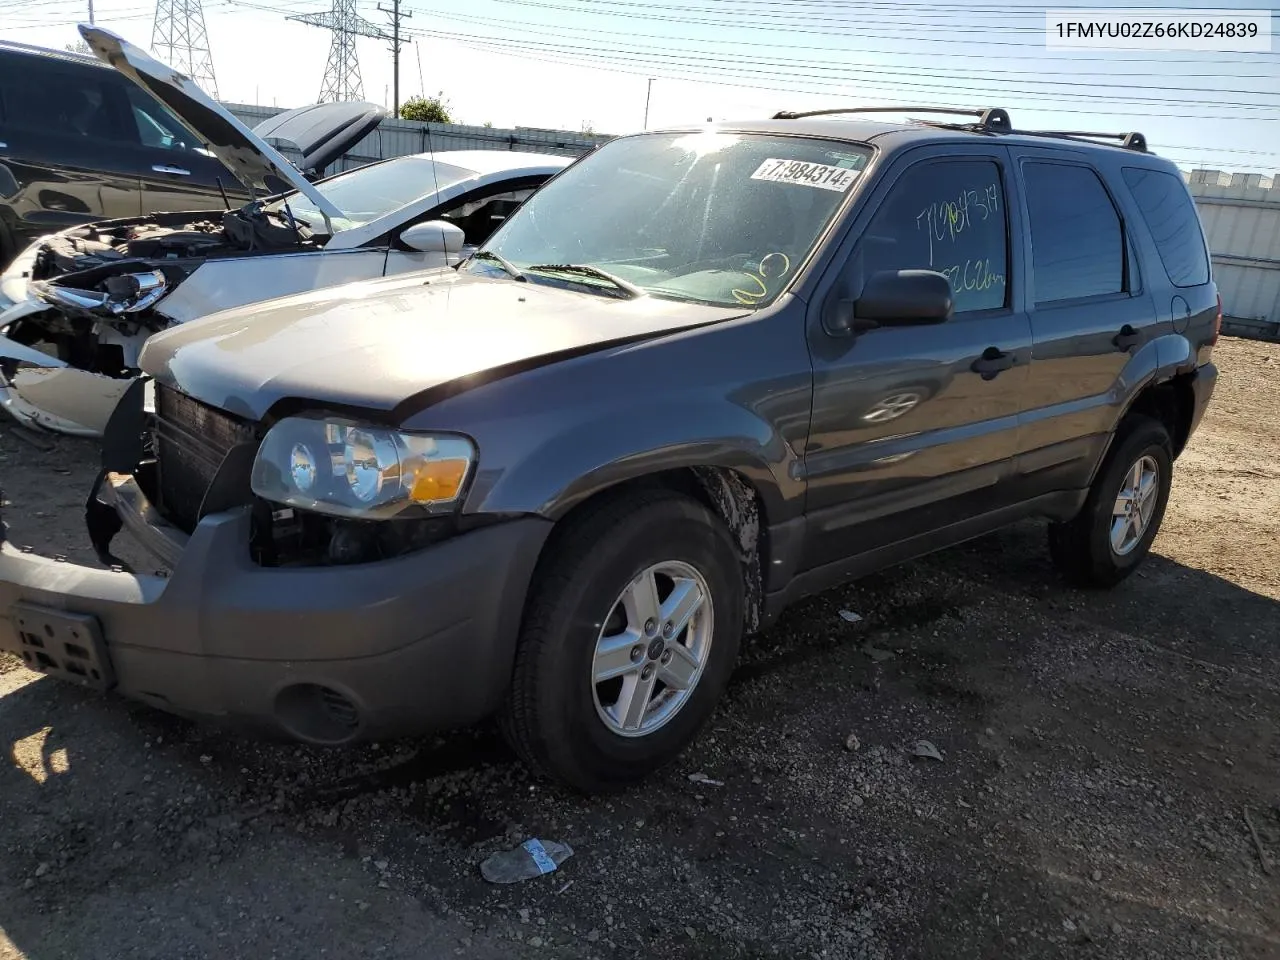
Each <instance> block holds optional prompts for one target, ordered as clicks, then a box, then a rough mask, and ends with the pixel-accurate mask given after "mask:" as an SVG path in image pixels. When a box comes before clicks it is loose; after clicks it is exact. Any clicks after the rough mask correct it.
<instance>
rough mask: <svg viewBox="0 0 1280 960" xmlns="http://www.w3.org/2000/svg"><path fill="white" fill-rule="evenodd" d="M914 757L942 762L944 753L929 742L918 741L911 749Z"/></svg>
mask: <svg viewBox="0 0 1280 960" xmlns="http://www.w3.org/2000/svg"><path fill="white" fill-rule="evenodd" d="M911 754H912V756H916V757H927V758H928V759H930V760H941V759H942V751H941V750H939V749H938V748H937V747H935V746H934V745H933V744H932V743H930V742H929V741H928V740H917V741H916V742H915V743H914V744H913V745H912V747H911Z"/></svg>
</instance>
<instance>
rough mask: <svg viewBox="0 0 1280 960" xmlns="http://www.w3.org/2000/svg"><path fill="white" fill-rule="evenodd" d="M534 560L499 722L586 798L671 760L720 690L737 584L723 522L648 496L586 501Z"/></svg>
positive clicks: (737, 629)
mask: <svg viewBox="0 0 1280 960" xmlns="http://www.w3.org/2000/svg"><path fill="white" fill-rule="evenodd" d="M549 550H550V553H549V554H548V556H547V557H546V558H545V559H544V560H543V561H542V563H540V564H539V572H538V575H537V577H536V579H535V583H534V586H533V589H532V595H531V597H530V601H529V605H528V607H527V609H526V613H525V620H524V624H523V627H522V630H521V636H520V640H519V645H518V647H517V650H516V662H515V670H514V674H513V677H512V682H511V688H510V690H509V692H508V695H507V699H506V702H505V703H504V705H503V708H502V711H501V714H500V721H501V726H502V728H503V731H504V734H505V735H506V737H507V740H508V742H510V744H511V745H512V747H513V748H514V749H515V750H516V752H517V753H518V754H519V755H520V757H521V759H523V760H524V761H525V763H526V764H527V765H528V766H529V767H530V768H531V769H533V770H534V771H535V772H539V773H542V774H545V775H548V776H551V777H553V778H555V779H558V780H560V781H562V782H564V783H566V784H568V785H569V786H571V787H574V788H576V789H578V790H582V791H585V792H587V793H601V792H608V791H612V790H617V789H620V788H622V787H625V786H626V785H628V784H630V783H633V782H635V781H637V780H640V779H642V778H644V777H646V776H648V775H650V774H652V773H653V772H654V771H656V770H658V769H660V768H661V767H663V766H665V765H666V764H668V763H670V762H671V761H672V760H674V759H675V758H676V757H678V756H679V755H680V753H681V752H682V751H683V750H684V749H685V747H687V746H688V745H689V743H690V742H692V741H693V739H694V738H695V737H696V736H697V734H698V733H699V731H700V730H701V729H702V727H703V726H704V724H705V723H706V722H707V720H708V719H709V718H710V716H711V714H712V712H713V711H714V709H715V706H716V703H717V701H718V700H719V699H720V696H721V694H722V693H723V692H724V688H725V685H726V684H727V682H728V679H729V674H730V673H731V672H732V670H733V667H734V664H735V662H736V661H737V657H738V648H739V645H740V643H741V638H742V630H743V622H744V617H743V602H744V601H743V583H742V575H741V573H740V566H739V563H738V558H737V553H736V551H735V550H734V547H733V542H732V541H731V539H730V538H729V534H728V531H727V530H726V529H725V527H724V524H723V523H721V522H720V520H719V519H718V518H717V517H716V516H715V515H714V514H712V513H711V511H709V510H708V509H707V508H706V507H704V506H703V505H702V504H700V503H698V502H697V501H696V500H693V499H691V498H689V497H686V496H683V495H681V494H677V493H673V492H668V491H663V490H654V491H646V492H644V493H638V494H635V495H630V496H626V497H622V498H618V499H613V500H609V501H605V502H602V503H600V504H598V505H594V506H588V507H587V508H586V509H585V511H584V512H583V513H582V514H581V515H580V516H576V517H573V518H570V519H569V521H568V526H567V527H566V528H565V529H564V530H563V531H561V532H560V533H559V535H558V536H557V537H556V541H555V542H554V543H553V544H552V545H551V547H550V548H549Z"/></svg>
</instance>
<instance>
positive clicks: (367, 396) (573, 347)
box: [140, 270, 747, 420]
mask: <svg viewBox="0 0 1280 960" xmlns="http://www.w3.org/2000/svg"><path fill="white" fill-rule="evenodd" d="M425 276H426V277H427V279H425V280H424V275H423V274H416V275H414V274H408V275H402V276H399V277H391V278H385V279H379V280H370V281H363V282H360V283H352V284H347V285H345V286H341V287H332V288H329V289H328V290H322V291H312V292H310V293H305V294H300V295H298V296H294V297H286V298H282V299H279V300H273V301H270V303H268V304H255V305H252V306H247V307H237V308H235V309H233V310H225V311H223V312H221V313H216V314H212V315H210V316H208V317H205V318H203V319H200V320H195V321H193V322H191V323H185V324H183V325H181V326H179V327H173V328H171V329H169V330H166V331H164V332H163V333H160V334H157V335H156V336H154V337H152V338H151V339H150V340H149V341H147V346H146V348H145V349H144V350H143V353H142V357H141V360H140V364H141V366H142V369H143V370H144V371H145V372H146V373H148V374H150V375H151V376H152V377H154V378H155V379H156V380H157V382H159V383H162V384H165V385H167V386H171V387H174V388H176V389H178V390H181V391H182V392H184V393H186V394H189V395H190V396H193V397H195V398H196V399H198V400H202V401H204V402H205V403H208V404H211V405H213V406H215V407H219V408H221V409H223V410H226V411H227V412H229V413H233V414H235V415H237V416H240V417H245V418H248V419H251V420H260V419H261V418H262V417H263V415H264V414H265V413H266V412H267V411H268V410H269V409H270V408H271V407H272V406H273V405H274V404H275V403H277V402H278V401H280V400H284V399H288V398H293V399H303V400H314V401H317V402H318V403H319V404H332V405H341V406H351V407H360V408H364V409H368V410H378V411H390V410H393V409H394V408H395V407H396V406H397V405H398V404H399V403H401V402H402V401H404V400H406V399H408V398H409V397H412V396H413V395H414V394H416V393H420V392H421V391H423V390H427V389H430V388H432V387H437V386H440V385H441V384H444V383H448V382H450V381H456V380H459V379H460V378H464V377H469V376H472V375H475V374H479V373H483V372H485V371H488V370H492V369H493V368H497V367H502V366H504V365H507V364H516V363H521V362H523V361H530V360H536V359H537V358H540V357H552V356H553V355H556V354H563V353H564V352H566V351H579V350H582V349H583V348H590V347H594V346H605V345H608V344H609V343H612V342H617V341H625V340H628V339H636V338H642V337H646V336H656V335H659V334H662V333H669V332H673V331H676V330H679V329H682V328H688V327H694V326H699V325H702V324H706V323H714V322H717V321H722V320H728V319H731V318H733V317H740V316H743V315H745V313H746V312H747V311H744V310H743V309H742V308H741V307H732V308H729V307H713V306H706V305H703V304H695V303H677V302H673V301H670V300H660V299H658V298H656V297H638V298H636V299H634V300H620V299H618V300H615V299H611V298H606V297H602V296H600V295H598V294H592V293H577V292H574V291H569V290H563V289H559V288H555V287H550V286H544V285H541V284H536V283H518V282H516V281H512V280H504V279H493V278H488V277H478V276H470V275H467V274H458V273H456V272H454V271H453V270H442V271H439V272H436V273H430V274H427V275H425Z"/></svg>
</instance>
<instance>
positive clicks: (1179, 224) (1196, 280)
mask: <svg viewBox="0 0 1280 960" xmlns="http://www.w3.org/2000/svg"><path fill="white" fill-rule="evenodd" d="M1124 181H1125V183H1126V184H1127V185H1128V187H1129V192H1130V193H1131V194H1133V199H1134V200H1135V201H1136V202H1137V204H1138V210H1139V211H1140V212H1141V213H1142V219H1143V222H1144V223H1146V225H1147V230H1149V231H1150V232H1151V239H1152V240H1154V241H1155V245H1156V250H1157V252H1159V254H1160V262H1161V263H1163V264H1164V270H1165V273H1167V274H1168V275H1169V280H1170V282H1171V283H1172V284H1173V285H1174V286H1175V287H1195V286H1199V285H1200V284H1203V283H1208V282H1209V254H1208V251H1207V250H1205V245H1204V232H1203V231H1202V230H1201V229H1200V218H1199V217H1198V216H1197V215H1196V208H1195V203H1194V202H1193V201H1192V199H1191V194H1190V193H1189V192H1188V190H1187V187H1186V184H1184V183H1183V182H1182V178H1181V177H1176V176H1174V175H1173V174H1171V173H1165V172H1164V171H1162V170H1148V169H1145V168H1142V167H1125V168H1124Z"/></svg>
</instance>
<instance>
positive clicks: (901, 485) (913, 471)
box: [805, 146, 1031, 568]
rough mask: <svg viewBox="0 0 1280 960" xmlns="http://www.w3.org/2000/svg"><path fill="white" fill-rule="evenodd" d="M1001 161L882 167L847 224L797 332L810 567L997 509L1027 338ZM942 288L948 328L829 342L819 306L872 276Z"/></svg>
mask: <svg viewBox="0 0 1280 960" xmlns="http://www.w3.org/2000/svg"><path fill="white" fill-rule="evenodd" d="M1009 182H1010V170H1009V158H1008V154H1007V153H1006V152H1005V150H1004V149H1003V148H999V147H984V148H974V149H966V148H957V147H955V146H951V147H948V148H947V149H946V153H945V155H940V152H939V151H936V150H929V151H923V152H920V151H918V152H915V153H913V154H912V155H911V156H910V157H908V158H904V159H903V160H901V161H899V162H898V164H897V166H896V168H891V169H890V171H888V173H887V174H886V176H885V177H884V178H883V179H882V181H881V183H880V184H878V185H877V187H876V188H875V189H874V191H873V194H872V196H871V197H870V198H869V202H868V203H867V204H866V205H865V207H864V212H863V213H862V214H860V216H859V219H860V220H861V221H862V223H863V224H865V225H860V224H858V223H855V226H854V230H853V232H852V239H851V240H849V241H848V242H847V245H848V247H849V253H848V255H847V256H845V257H844V258H843V259H842V260H841V259H838V260H837V262H836V263H835V264H834V265H833V269H834V270H838V271H839V273H838V276H837V279H836V281H835V282H834V283H833V284H832V286H831V288H830V289H829V290H828V291H826V293H825V294H824V292H823V290H822V288H821V287H819V289H818V296H817V297H815V302H814V313H815V317H814V318H812V319H811V322H810V327H809V341H810V349H811V353H812V356H813V362H814V393H813V414H812V421H811V427H810V436H809V443H808V447H807V450H806V451H805V466H806V474H807V477H808V498H807V513H808V515H809V523H808V537H807V541H808V544H809V549H808V550H807V551H806V553H807V560H806V564H805V565H806V567H810V568H812V567H817V566H821V565H824V564H827V563H832V562H836V561H839V560H842V559H844V558H847V557H850V556H855V555H858V554H862V553H866V552H868V551H871V550H875V549H877V548H879V547H883V546H886V545H889V544H892V543H898V542H901V541H904V540H908V539H910V538H911V537H913V536H916V535H919V534H922V533H925V532H929V531H935V530H938V529H940V528H943V527H946V526H947V525H949V524H951V523H954V522H959V521H963V520H965V519H968V518H970V517H973V516H976V515H978V514H981V513H984V512H987V511H989V510H992V509H995V508H997V507H999V506H1001V505H1003V499H1002V498H1003V496H1004V494H1005V492H1006V488H1005V481H1007V479H1008V477H1009V475H1010V471H1011V463H1012V458H1013V456H1014V454H1015V452H1016V449H1017V439H1016V438H1017V426H1018V413H1019V410H1020V408H1021V404H1022V400H1023V393H1024V390H1025V388H1026V384H1027V376H1028V362H1029V360H1030V355H1031V330H1030V324H1029V322H1028V320H1027V317H1026V315H1025V313H1024V312H1023V311H1021V310H1020V309H1018V305H1017V302H1016V301H1015V300H1014V299H1013V298H1012V296H1011V294H1012V292H1013V290H1014V287H1015V285H1014V284H1013V283H1011V282H1010V278H1011V277H1012V276H1013V275H1014V274H1013V266H1014V262H1015V259H1016V258H1015V257H1014V256H1013V252H1012V251H1011V250H1010V249H1009V243H1008V239H1007V238H1008V235H1009V231H1010V229H1011V228H1013V229H1016V228H1017V224H1018V214H1017V211H1016V209H1015V210H1010V207H1009V204H1008V203H1007V201H1006V198H1007V196H1008V193H1009V191H1008V184H1009ZM911 268H922V269H929V270H935V271H938V272H940V273H943V274H944V275H946V276H947V277H948V279H950V281H951V285H952V292H953V296H954V302H955V314H954V316H953V317H952V319H950V320H948V321H946V322H943V323H938V324H930V325H924V326H881V327H879V328H877V329H872V330H868V331H865V332H861V333H857V334H854V335H853V336H849V337H843V338H841V337H833V336H831V335H830V334H829V333H828V332H827V331H826V329H825V328H824V327H823V326H822V324H821V321H820V319H818V316H819V315H820V312H821V307H822V304H823V303H824V302H825V298H826V297H831V296H835V297H844V298H849V299H856V298H857V296H858V294H859V292H860V290H861V287H862V284H863V283H864V281H865V278H867V277H869V276H870V275H871V274H873V273H875V272H877V271H881V270H900V269H911Z"/></svg>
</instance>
